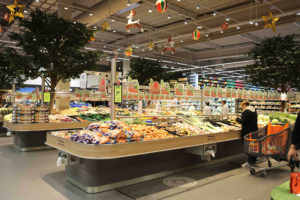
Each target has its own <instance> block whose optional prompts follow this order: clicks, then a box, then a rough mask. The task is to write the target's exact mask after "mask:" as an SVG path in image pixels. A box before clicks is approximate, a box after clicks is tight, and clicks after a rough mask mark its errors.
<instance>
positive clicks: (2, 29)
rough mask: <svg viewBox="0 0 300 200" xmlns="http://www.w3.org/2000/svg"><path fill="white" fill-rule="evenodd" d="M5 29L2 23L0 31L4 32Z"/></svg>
mask: <svg viewBox="0 0 300 200" xmlns="http://www.w3.org/2000/svg"><path fill="white" fill-rule="evenodd" d="M3 31H4V28H3V26H2V25H0V33H2V32H3Z"/></svg>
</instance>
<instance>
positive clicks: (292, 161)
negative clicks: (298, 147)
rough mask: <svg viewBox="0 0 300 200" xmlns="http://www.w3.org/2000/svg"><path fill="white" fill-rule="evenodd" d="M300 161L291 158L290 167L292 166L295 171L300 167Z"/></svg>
mask: <svg viewBox="0 0 300 200" xmlns="http://www.w3.org/2000/svg"><path fill="white" fill-rule="evenodd" d="M299 165H300V161H299V160H293V159H291V160H290V162H289V167H290V168H291V172H294V170H295V168H296V167H297V168H298V169H299Z"/></svg>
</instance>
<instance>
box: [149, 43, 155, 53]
mask: <svg viewBox="0 0 300 200" xmlns="http://www.w3.org/2000/svg"><path fill="white" fill-rule="evenodd" d="M148 49H149V50H150V51H152V50H153V49H154V43H153V42H149V44H148Z"/></svg>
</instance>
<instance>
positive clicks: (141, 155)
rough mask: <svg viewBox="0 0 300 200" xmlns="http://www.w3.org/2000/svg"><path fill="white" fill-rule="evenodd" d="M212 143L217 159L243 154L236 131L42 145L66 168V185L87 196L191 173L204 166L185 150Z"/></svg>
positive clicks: (54, 139)
mask: <svg viewBox="0 0 300 200" xmlns="http://www.w3.org/2000/svg"><path fill="white" fill-rule="evenodd" d="M216 143H217V149H218V150H217V154H216V158H217V159H224V158H228V157H232V156H236V155H237V154H239V155H240V154H241V153H242V152H243V146H242V142H241V139H240V131H232V132H226V133H213V134H203V135H197V136H186V137H178V138H172V139H162V140H153V141H142V142H132V143H124V144H104V145H87V144H79V143H77V142H74V141H70V140H67V139H64V138H60V137H57V136H53V135H51V134H47V141H46V144H47V145H49V146H51V147H53V148H56V149H57V150H59V154H58V156H59V159H63V160H64V161H63V163H64V164H66V179H67V181H69V182H71V183H72V184H74V185H76V186H77V187H79V188H80V189H82V190H83V191H85V192H88V193H97V192H102V191H105V190H109V189H113V188H117V187H121V186H125V185H130V184H134V183H138V182H142V181H146V180H150V179H154V178H158V177H162V176H166V175H170V174H174V173H178V172H180V171H184V170H188V169H191V166H196V165H199V164H203V163H205V162H204V161H202V160H201V158H200V156H196V155H193V154H190V153H187V149H190V148H195V147H204V146H206V145H211V144H216ZM206 162H207V161H206ZM212 162H213V161H212Z"/></svg>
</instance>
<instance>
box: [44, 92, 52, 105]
mask: <svg viewBox="0 0 300 200" xmlns="http://www.w3.org/2000/svg"><path fill="white" fill-rule="evenodd" d="M50 101H51V93H50V92H44V103H50Z"/></svg>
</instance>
